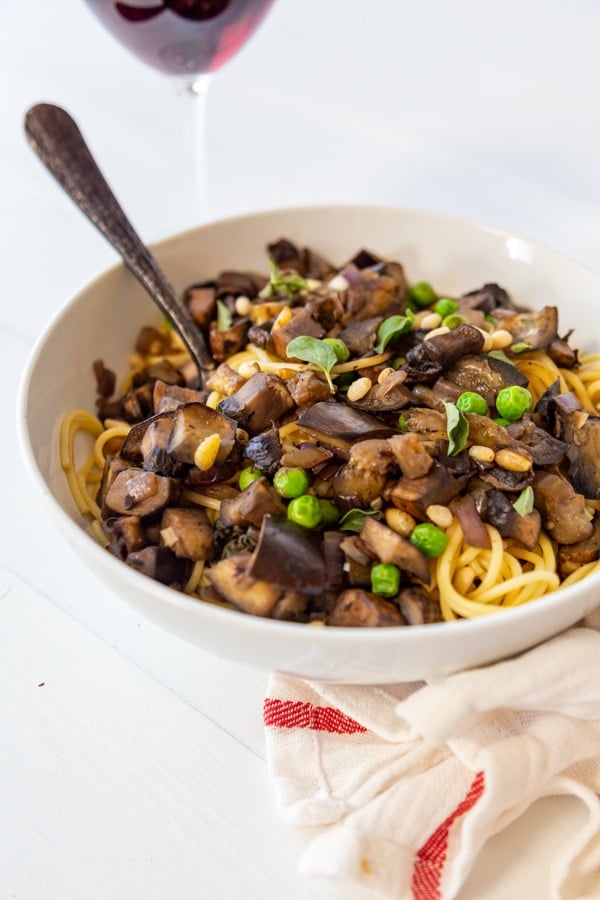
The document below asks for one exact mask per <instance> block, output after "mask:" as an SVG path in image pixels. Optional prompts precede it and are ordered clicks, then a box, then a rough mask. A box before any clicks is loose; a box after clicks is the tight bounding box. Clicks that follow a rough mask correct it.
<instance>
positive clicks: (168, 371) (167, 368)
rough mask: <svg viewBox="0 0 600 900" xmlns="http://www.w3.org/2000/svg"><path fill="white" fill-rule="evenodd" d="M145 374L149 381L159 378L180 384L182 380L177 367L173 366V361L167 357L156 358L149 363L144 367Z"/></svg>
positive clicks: (166, 381)
mask: <svg viewBox="0 0 600 900" xmlns="http://www.w3.org/2000/svg"><path fill="white" fill-rule="evenodd" d="M146 375H147V378H148V380H150V381H153V380H155V379H156V378H159V379H160V380H161V381H164V382H165V383H166V384H180V385H182V384H183V382H184V378H183V376H182V374H181V372H180V371H179V369H177V368H175V366H174V365H173V363H172V362H170V360H168V359H158V360H156V362H153V363H150V365H149V366H148V368H147V369H146Z"/></svg>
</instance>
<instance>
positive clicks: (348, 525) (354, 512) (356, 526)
mask: <svg viewBox="0 0 600 900" xmlns="http://www.w3.org/2000/svg"><path fill="white" fill-rule="evenodd" d="M367 516H374V517H375V518H376V519H380V518H381V513H380V512H377V511H376V510H374V509H349V510H348V512H347V513H345V514H344V515H343V516H342V518H341V519H340V521H339V523H338V528H339V529H341V530H342V531H355V532H356V533H357V534H360V532H361V531H362V527H363V522H364V521H365V518H366V517H367Z"/></svg>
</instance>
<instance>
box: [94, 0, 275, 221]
mask: <svg viewBox="0 0 600 900" xmlns="http://www.w3.org/2000/svg"><path fill="white" fill-rule="evenodd" d="M85 3H86V4H87V5H88V7H89V8H90V10H91V12H92V13H93V14H94V15H95V16H96V18H97V19H98V20H99V21H100V22H101V23H102V25H104V27H105V28H106V29H107V30H108V31H109V32H110V33H111V34H112V35H113V37H115V38H116V39H117V40H118V41H119V42H120V43H121V44H123V45H124V46H125V47H127V49H128V50H130V51H131V53H133V54H134V55H135V56H137V57H138V59H140V60H141V61H142V62H143V63H145V64H146V65H148V66H150V67H151V68H153V69H154V70H155V71H158V72H160V73H161V74H162V75H164V76H167V77H169V78H170V79H171V80H174V81H175V84H176V87H177V88H178V92H179V93H183V94H186V95H189V96H190V97H191V98H192V99H193V101H194V103H193V106H192V108H186V109H185V111H184V115H185V119H184V123H183V125H184V128H183V129H182V131H183V132H184V133H185V132H187V135H186V141H187V144H188V146H189V148H190V152H191V157H192V159H191V161H190V163H189V167H188V168H189V181H188V186H187V189H186V191H185V196H183V197H181V198H180V199H179V200H178V201H177V202H178V203H179V208H180V209H181V210H182V216H183V217H185V218H187V219H189V221H188V222H186V223H185V224H186V225H190V224H193V225H198V224H200V223H201V222H204V221H207V220H208V218H209V213H208V207H209V204H208V173H207V155H208V153H207V97H208V90H209V87H210V84H211V81H212V79H213V77H214V74H215V72H217V71H218V70H219V69H221V68H222V67H223V66H224V65H225V64H226V63H227V62H228V61H229V60H230V59H231V58H232V56H234V55H235V54H236V53H237V52H238V51H239V50H240V49H241V47H242V46H243V45H244V44H245V43H247V41H248V40H249V38H250V37H251V36H252V35H253V34H254V32H255V31H256V29H257V28H258V26H259V25H260V23H261V22H262V20H263V19H264V17H265V15H266V14H267V12H268V11H269V9H270V8H271V6H272V5H273V3H274V0H127V2H117V0H85ZM187 106H188V107H189V104H187ZM181 155H183V154H181V148H180V156H181ZM181 165H182V164H181V160H179V161H178V168H181ZM190 186H191V190H190V189H189V187H190ZM172 193H173V194H175V195H176V194H177V191H175V192H172ZM190 204H191V209H190Z"/></svg>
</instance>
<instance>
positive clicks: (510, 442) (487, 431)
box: [465, 413, 519, 450]
mask: <svg viewBox="0 0 600 900" xmlns="http://www.w3.org/2000/svg"><path fill="white" fill-rule="evenodd" d="M465 418H466V420H467V422H468V424H469V440H470V441H471V443H472V444H480V445H481V446H483V447H489V448H490V450H500V449H502V448H503V447H506V448H512V449H514V450H518V449H519V446H518V444H517V442H516V440H515V439H514V438H512V437H511V435H510V433H509V432H508V430H507V429H506V428H505V427H504V426H503V425H498V423H497V422H494V420H493V419H491V418H490V417H489V416H480V415H479V414H478V413H465Z"/></svg>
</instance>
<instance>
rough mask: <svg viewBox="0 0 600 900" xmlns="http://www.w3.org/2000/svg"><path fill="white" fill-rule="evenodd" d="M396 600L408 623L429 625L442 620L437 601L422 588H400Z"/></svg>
mask: <svg viewBox="0 0 600 900" xmlns="http://www.w3.org/2000/svg"><path fill="white" fill-rule="evenodd" d="M396 602H397V604H398V606H399V607H400V612H401V613H402V615H403V616H404V618H405V620H406V622H407V623H408V624H409V625H431V624H433V623H434V622H441V621H442V611H441V609H440V604H439V602H438V601H437V600H435V599H434V598H433V597H431V596H430V594H428V593H427V591H426V590H424V589H423V588H420V587H405V588H402V590H401V591H400V593H399V594H398V596H397V597H396Z"/></svg>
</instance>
